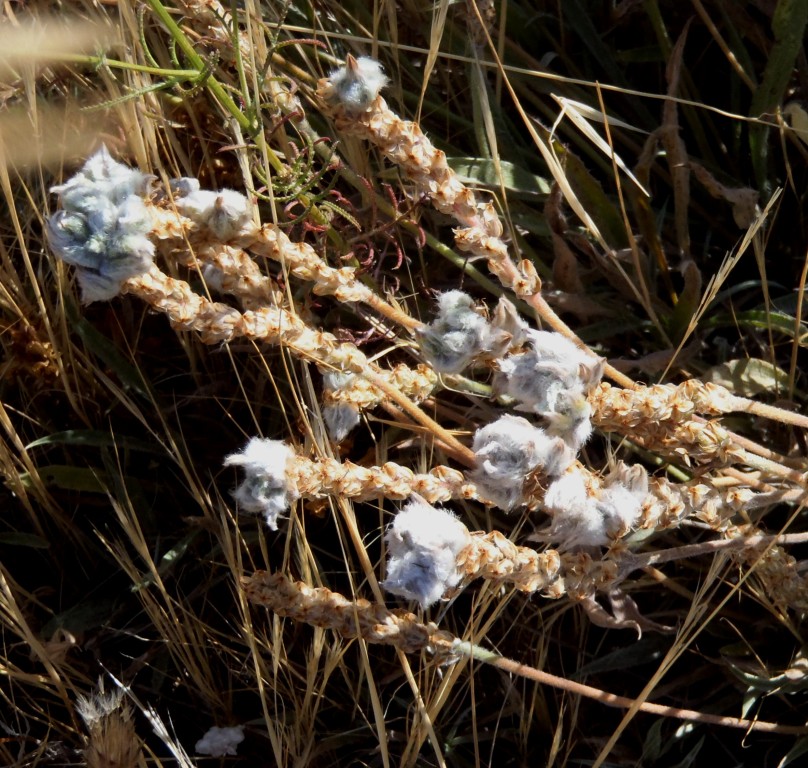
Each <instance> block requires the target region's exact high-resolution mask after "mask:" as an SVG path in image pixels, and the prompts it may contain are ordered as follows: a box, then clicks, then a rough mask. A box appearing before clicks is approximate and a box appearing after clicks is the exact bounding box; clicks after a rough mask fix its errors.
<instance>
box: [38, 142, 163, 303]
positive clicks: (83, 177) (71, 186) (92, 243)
mask: <svg viewBox="0 0 808 768" xmlns="http://www.w3.org/2000/svg"><path fill="white" fill-rule="evenodd" d="M152 179H153V177H151V176H146V175H145V174H143V173H141V172H140V171H138V170H134V169H132V168H129V167H128V166H126V165H124V164H123V163H119V162H117V161H116V160H113V158H112V156H111V155H110V154H109V152H108V151H107V148H106V147H102V148H101V149H100V150H99V151H98V152H96V154H95V155H93V156H92V157H91V158H89V159H88V160H87V162H86V163H85V164H84V166H83V167H82V168H81V170H80V171H78V173H76V174H75V175H74V176H72V177H71V178H70V179H68V180H67V181H66V182H65V183H64V184H62V185H60V186H57V187H52V188H51V192H53V193H55V194H58V195H59V199H60V202H61V205H62V210H60V211H57V212H56V213H54V214H53V215H52V216H51V217H50V219H49V220H48V241H49V242H50V245H51V248H53V250H54V252H55V253H56V255H57V256H58V257H59V258H61V259H62V260H63V261H65V262H66V263H68V264H71V265H73V266H75V267H76V268H77V271H76V275H77V277H78V281H79V285H80V286H81V295H82V301H84V303H87V304H89V303H90V302H92V301H106V300H108V299H111V298H113V297H115V296H117V295H118V293H120V290H121V284H122V283H123V282H124V281H125V280H127V279H128V278H130V277H134V276H135V275H139V274H142V273H143V272H146V271H148V269H149V267H150V266H151V263H152V260H153V259H154V243H152V242H151V240H150V239H149V232H150V231H151V228H152V217H151V214H150V212H149V209H148V208H147V207H146V204H145V202H144V198H145V196H146V195H147V194H148V191H149V186H150V184H151V181H152Z"/></svg>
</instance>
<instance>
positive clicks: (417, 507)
mask: <svg viewBox="0 0 808 768" xmlns="http://www.w3.org/2000/svg"><path fill="white" fill-rule="evenodd" d="M470 541H471V537H470V536H469V532H468V529H467V528H466V526H465V525H463V523H461V522H460V520H458V519H457V518H456V517H455V516H454V515H453V514H452V513H451V512H449V511H448V510H445V509H436V508H435V507H433V506H431V505H429V504H427V503H426V502H425V501H411V502H410V503H409V504H407V506H406V507H404V508H403V509H402V510H401V511H400V512H399V513H398V514H397V515H396V516H395V519H394V520H393V523H392V525H391V526H390V527H389V528H388V529H387V535H386V536H385V542H386V543H387V556H388V560H387V579H386V581H384V583H383V585H382V586H384V588H385V589H386V590H387V591H388V592H392V593H393V594H394V595H400V596H401V597H404V598H406V599H407V600H417V601H418V602H419V603H420V604H421V605H422V606H423V607H424V608H428V607H429V606H430V605H432V604H433V603H436V602H437V601H438V600H440V598H441V597H442V596H443V594H444V592H446V591H447V590H448V589H451V588H452V587H456V586H457V584H458V583H459V582H460V578H461V574H460V571H458V569H457V557H458V555H459V554H460V553H461V552H462V551H463V549H465V548H466V547H467V546H468V544H469V542H470Z"/></svg>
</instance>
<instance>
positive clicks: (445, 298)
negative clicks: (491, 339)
mask: <svg viewBox="0 0 808 768" xmlns="http://www.w3.org/2000/svg"><path fill="white" fill-rule="evenodd" d="M418 336H419V344H420V347H421V351H422V352H423V353H424V357H425V358H426V359H427V361H428V362H429V363H430V364H431V365H432V367H433V368H434V369H435V370H436V371H438V372H439V373H460V371H462V370H463V369H464V368H465V367H466V366H467V365H468V364H469V363H470V362H471V361H472V360H473V359H474V357H475V356H476V355H478V354H480V352H482V351H483V348H484V345H485V341H486V339H487V338H488V322H487V321H486V319H485V318H484V317H482V315H480V314H478V313H477V312H476V311H475V309H474V300H473V299H472V298H471V296H469V295H468V294H466V293H463V291H447V292H446V293H442V294H441V295H440V296H439V297H438V314H437V316H436V317H435V319H434V320H433V321H432V322H431V323H430V324H429V325H428V326H427V327H426V328H424V329H422V330H419V331H418Z"/></svg>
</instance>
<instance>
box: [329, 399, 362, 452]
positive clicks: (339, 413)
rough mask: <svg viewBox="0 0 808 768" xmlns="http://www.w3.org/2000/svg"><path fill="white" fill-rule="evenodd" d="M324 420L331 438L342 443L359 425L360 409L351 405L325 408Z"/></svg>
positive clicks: (338, 404) (343, 404)
mask: <svg viewBox="0 0 808 768" xmlns="http://www.w3.org/2000/svg"><path fill="white" fill-rule="evenodd" d="M323 420H324V421H325V425H326V428H327V429H328V435H329V437H330V438H331V439H332V440H333V441H334V442H335V443H341V442H342V441H343V440H344V439H345V438H346V437H348V435H349V434H350V433H351V432H352V431H353V429H354V427H356V425H357V424H359V409H358V408H357V407H356V406H355V405H352V404H351V403H335V404H334V405H327V406H325V407H324V408H323Z"/></svg>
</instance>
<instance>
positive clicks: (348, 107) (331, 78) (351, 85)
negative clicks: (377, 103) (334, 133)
mask: <svg viewBox="0 0 808 768" xmlns="http://www.w3.org/2000/svg"><path fill="white" fill-rule="evenodd" d="M388 82H389V81H388V79H387V77H386V75H385V74H384V71H383V70H382V65H381V64H379V62H378V61H376V60H375V59H371V58H370V57H369V56H360V57H359V58H358V59H355V58H354V57H353V56H351V55H350V54H348V56H347V57H346V59H345V66H343V67H340V68H339V69H335V70H333V71H332V72H331V73H330V74H329V75H328V81H327V85H326V87H325V88H324V89H323V90H322V93H323V96H324V98H325V100H326V101H327V102H328V103H329V104H330V105H331V106H341V107H342V108H343V109H344V110H345V111H346V112H347V113H349V114H359V113H361V112H364V111H365V110H366V109H367V108H368V107H369V106H370V105H371V103H372V102H373V101H374V100H375V98H376V97H377V96H378V95H379V91H381V89H382V88H384V86H385V85H387V83H388Z"/></svg>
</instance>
